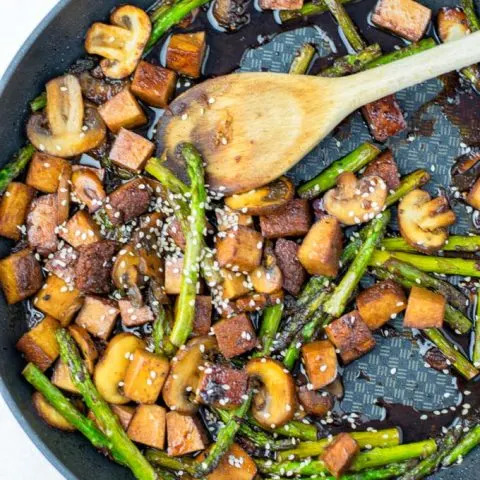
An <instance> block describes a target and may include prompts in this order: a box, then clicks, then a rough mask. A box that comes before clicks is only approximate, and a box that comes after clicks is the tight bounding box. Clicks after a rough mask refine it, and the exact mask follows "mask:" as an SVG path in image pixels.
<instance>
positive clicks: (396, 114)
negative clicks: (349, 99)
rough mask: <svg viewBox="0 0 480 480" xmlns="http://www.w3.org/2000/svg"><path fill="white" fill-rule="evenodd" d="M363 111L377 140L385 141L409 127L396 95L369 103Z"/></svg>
mask: <svg viewBox="0 0 480 480" xmlns="http://www.w3.org/2000/svg"><path fill="white" fill-rule="evenodd" d="M362 113H363V116H364V117H365V120H366V122H367V124H368V127H369V128H370V132H371V133H372V136H373V138H374V139H375V140H376V141H377V142H384V141H385V140H387V139H388V138H389V137H393V136H394V135H397V134H398V133H400V132H401V131H402V130H405V128H406V127H407V122H406V121H405V119H404V118H403V113H402V111H401V110H400V106H399V105H398V103H397V100H396V99H395V96H394V95H389V96H388V97H384V98H381V99H380V100H377V101H376V102H372V103H368V104H367V105H365V106H364V107H362Z"/></svg>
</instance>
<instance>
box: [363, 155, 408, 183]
mask: <svg viewBox="0 0 480 480" xmlns="http://www.w3.org/2000/svg"><path fill="white" fill-rule="evenodd" d="M363 175H364V176H366V177H367V176H375V175H376V176H377V177H380V178H381V179H383V181H384V182H385V184H386V185H387V189H388V191H389V192H390V191H392V190H396V189H397V188H398V187H399V186H400V172H399V171H398V166H397V162H395V158H394V157H393V153H392V151H391V150H385V152H383V153H382V154H381V155H380V156H379V157H377V158H376V159H375V160H373V162H370V163H369V164H368V165H367V168H366V169H365V171H364V172H363Z"/></svg>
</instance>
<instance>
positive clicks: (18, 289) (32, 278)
mask: <svg viewBox="0 0 480 480" xmlns="http://www.w3.org/2000/svg"><path fill="white" fill-rule="evenodd" d="M42 283H43V276H42V269H41V267H40V264H39V263H38V261H37V260H36V258H35V256H34V255H33V253H32V251H31V250H29V249H28V248H26V249H24V250H20V251H19V252H16V253H12V254H11V255H9V256H8V257H5V258H3V259H2V260H0V284H1V286H2V290H3V293H4V294H5V298H6V300H7V303H8V304H10V305H11V304H13V303H17V302H20V301H22V300H25V299H26V298H28V297H30V296H31V295H33V294H35V293H37V292H38V290H40V288H41V287H42Z"/></svg>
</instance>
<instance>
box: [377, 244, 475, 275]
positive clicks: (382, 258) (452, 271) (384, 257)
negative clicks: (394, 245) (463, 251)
mask: <svg viewBox="0 0 480 480" xmlns="http://www.w3.org/2000/svg"><path fill="white" fill-rule="evenodd" d="M392 259H396V260H400V261H402V262H406V263H410V264H412V265H415V266H416V267H417V268H418V269H419V270H422V271H424V272H433V273H443V274H446V275H461V276H463V277H480V268H479V266H478V263H477V261H476V260H465V259H463V258H445V257H433V256H428V257H427V256H426V255H415V254H413V253H403V252H386V251H382V250H375V252H374V253H373V255H372V257H371V259H370V266H372V267H382V266H384V264H385V263H386V262H388V261H389V260H392Z"/></svg>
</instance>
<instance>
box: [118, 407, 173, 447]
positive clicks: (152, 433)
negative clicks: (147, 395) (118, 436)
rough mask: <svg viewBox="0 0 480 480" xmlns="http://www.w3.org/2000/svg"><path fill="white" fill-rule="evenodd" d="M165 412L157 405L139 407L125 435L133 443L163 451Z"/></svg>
mask: <svg viewBox="0 0 480 480" xmlns="http://www.w3.org/2000/svg"><path fill="white" fill-rule="evenodd" d="M165 417H166V410H165V409H164V408H163V407H159V406H158V405H139V406H138V407H137V409H136V410H135V414H134V415H133V418H132V419H131V420H130V424H129V426H128V430H127V434H128V436H129V437H130V439H131V440H133V441H134V442H138V443H141V444H143V445H147V446H148V447H153V448H158V449H160V450H163V447H164V446H165V425H166V424H165Z"/></svg>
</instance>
